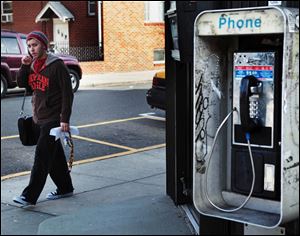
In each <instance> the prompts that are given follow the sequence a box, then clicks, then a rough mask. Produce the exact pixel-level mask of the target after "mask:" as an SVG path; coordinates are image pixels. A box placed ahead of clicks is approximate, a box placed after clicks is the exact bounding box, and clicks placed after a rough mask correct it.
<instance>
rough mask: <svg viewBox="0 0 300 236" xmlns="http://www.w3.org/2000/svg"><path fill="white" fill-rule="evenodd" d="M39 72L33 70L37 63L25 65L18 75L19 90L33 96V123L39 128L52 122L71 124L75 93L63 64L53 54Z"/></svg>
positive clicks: (49, 55)
mask: <svg viewBox="0 0 300 236" xmlns="http://www.w3.org/2000/svg"><path fill="white" fill-rule="evenodd" d="M47 55H48V56H47V59H46V62H45V64H44V66H42V68H41V70H40V71H35V70H34V62H33V63H32V64H31V66H29V65H22V66H21V68H20V70H19V71H18V74H17V83H18V86H19V87H20V88H28V87H29V88H30V89H31V90H32V91H33V94H32V100H31V102H32V109H33V120H34V122H35V123H37V124H45V123H47V122H50V121H60V122H64V123H69V122H70V116H71V112H72V103H73V97H74V95H73V90H72V85H71V79H70V74H69V72H68V69H67V67H66V66H65V64H64V62H63V61H62V60H61V59H60V58H58V57H57V56H55V55H53V54H47Z"/></svg>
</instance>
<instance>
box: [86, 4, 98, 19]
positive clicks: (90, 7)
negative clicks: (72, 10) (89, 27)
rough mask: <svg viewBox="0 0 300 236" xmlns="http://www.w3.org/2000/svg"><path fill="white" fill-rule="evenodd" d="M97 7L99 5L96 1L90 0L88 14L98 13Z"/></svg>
mask: <svg viewBox="0 0 300 236" xmlns="http://www.w3.org/2000/svg"><path fill="white" fill-rule="evenodd" d="M96 7H97V2H96V1H88V15H89V16H95V15H96Z"/></svg>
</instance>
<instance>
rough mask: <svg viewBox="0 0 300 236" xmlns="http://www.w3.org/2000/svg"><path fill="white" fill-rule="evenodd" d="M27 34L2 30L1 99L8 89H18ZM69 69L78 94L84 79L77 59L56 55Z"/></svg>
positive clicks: (74, 89)
mask: <svg viewBox="0 0 300 236" xmlns="http://www.w3.org/2000/svg"><path fill="white" fill-rule="evenodd" d="M27 54H28V53H27V44H26V34H22V33H18V32H13V31H8V30H1V98H2V97H4V96H5V94H6V92H7V89H10V88H15V87H17V82H16V75H17V72H18V70H19V68H20V66H21V58H22V57H23V56H24V55H27ZM56 55H57V56H58V57H60V58H61V59H62V60H63V61H64V63H65V65H66V66H67V67H68V69H69V72H70V76H71V82H72V88H73V92H76V91H77V89H78V87H79V83H80V80H81V78H82V70H81V67H80V65H79V62H78V60H77V58H76V57H74V56H70V55H63V54H56Z"/></svg>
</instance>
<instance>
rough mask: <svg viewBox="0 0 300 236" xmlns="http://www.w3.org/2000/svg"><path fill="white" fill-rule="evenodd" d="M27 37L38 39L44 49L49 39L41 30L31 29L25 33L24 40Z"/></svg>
mask: <svg viewBox="0 0 300 236" xmlns="http://www.w3.org/2000/svg"><path fill="white" fill-rule="evenodd" d="M29 39H37V40H38V41H40V42H41V43H42V44H43V46H44V47H45V50H47V49H48V43H49V40H48V38H47V36H46V35H45V34H44V33H43V32H41V31H32V32H30V33H29V34H28V35H27V37H26V42H27V41H28V40H29Z"/></svg>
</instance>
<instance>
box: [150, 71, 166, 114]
mask: <svg viewBox="0 0 300 236" xmlns="http://www.w3.org/2000/svg"><path fill="white" fill-rule="evenodd" d="M146 99H147V103H148V104H149V105H150V106H151V108H158V109H161V110H166V75H165V71H159V72H157V73H155V75H154V76H153V80H152V87H151V88H150V89H149V90H148V91H147V93H146Z"/></svg>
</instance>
